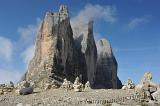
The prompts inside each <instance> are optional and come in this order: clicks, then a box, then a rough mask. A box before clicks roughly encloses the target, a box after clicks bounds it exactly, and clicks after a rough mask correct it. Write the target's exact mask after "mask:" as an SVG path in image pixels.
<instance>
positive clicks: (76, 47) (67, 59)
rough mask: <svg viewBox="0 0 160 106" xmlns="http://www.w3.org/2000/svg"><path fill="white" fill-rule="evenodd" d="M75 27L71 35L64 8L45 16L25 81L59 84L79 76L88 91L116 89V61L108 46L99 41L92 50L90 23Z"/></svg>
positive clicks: (91, 23) (91, 27) (40, 83)
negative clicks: (88, 85) (87, 83)
mask: <svg viewBox="0 0 160 106" xmlns="http://www.w3.org/2000/svg"><path fill="white" fill-rule="evenodd" d="M77 25H78V24H77ZM76 27H77V28H78V31H76V30H73V33H72V28H71V25H70V18H69V14H68V10H67V7H66V6H64V5H61V6H60V9H59V12H58V13H52V12H47V13H46V15H45V17H44V20H43V21H42V24H41V26H40V28H39V31H38V34H37V39H36V49H35V54H34V57H33V59H32V60H31V61H30V64H29V66H28V71H27V73H26V75H25V78H24V79H25V80H27V81H33V82H35V84H36V85H37V86H43V84H45V83H46V82H47V83H48V82H51V81H53V80H54V81H56V82H57V83H58V84H59V85H60V84H61V83H62V82H63V79H64V78H67V80H69V81H71V82H74V80H75V78H76V77H77V76H79V77H80V81H81V82H82V83H83V84H85V83H86V82H87V81H89V82H90V84H91V87H92V88H94V87H95V88H96V87H99V86H100V87H106V88H117V83H118V85H120V84H119V83H120V81H119V80H118V79H117V62H116V60H115V58H114V56H113V53H112V50H111V47H110V45H109V43H108V42H107V41H106V40H100V41H99V42H98V43H97V47H98V48H97V47H96V43H95V40H94V35H93V21H89V22H88V24H86V25H85V27H84V26H76ZM81 27H83V28H81ZM73 29H74V28H73ZM80 29H83V30H80ZM74 32H76V33H74ZM97 52H98V60H97Z"/></svg>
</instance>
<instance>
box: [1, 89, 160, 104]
mask: <svg viewBox="0 0 160 106" xmlns="http://www.w3.org/2000/svg"><path fill="white" fill-rule="evenodd" d="M134 94H135V92H134V90H111V89H109V90H104V89H99V90H88V91H83V92H74V91H73V90H69V91H67V90H64V89H51V90H47V91H44V92H39V91H38V90H35V92H34V93H33V94H29V95H17V94H16V93H14V92H10V93H8V94H4V95H0V106H110V105H109V104H107V103H104V101H105V100H108V101H109V100H110V102H118V103H121V104H123V105H127V106H130V105H131V106H136V105H138V104H142V103H139V102H138V101H137V100H138V99H137V100H131V99H130V98H129V96H131V95H134ZM127 96H128V97H127ZM118 98H119V99H118ZM122 98H125V100H124V102H123V99H122ZM116 106H117V105H116ZM140 106H141V105H140ZM143 106H144V105H143ZM149 106H150V105H149ZM154 106H156V104H155V105H154ZM157 106H158V105H157Z"/></svg>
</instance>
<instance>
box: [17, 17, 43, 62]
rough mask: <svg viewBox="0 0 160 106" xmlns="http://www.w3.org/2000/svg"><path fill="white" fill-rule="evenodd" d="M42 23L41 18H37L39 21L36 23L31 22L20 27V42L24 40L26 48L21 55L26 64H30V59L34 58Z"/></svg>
mask: <svg viewBox="0 0 160 106" xmlns="http://www.w3.org/2000/svg"><path fill="white" fill-rule="evenodd" d="M40 24H41V19H40V18H37V22H36V23H35V24H30V25H28V26H26V27H19V28H18V32H19V33H20V35H21V38H20V42H23V44H24V48H25V49H24V51H23V52H22V54H21V56H22V58H23V61H24V63H26V65H28V63H29V61H30V60H31V59H32V57H33V55H34V49H35V48H34V45H35V39H36V35H37V32H38V29H39V26H40Z"/></svg>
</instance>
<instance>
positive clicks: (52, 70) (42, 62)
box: [26, 5, 74, 82]
mask: <svg viewBox="0 0 160 106" xmlns="http://www.w3.org/2000/svg"><path fill="white" fill-rule="evenodd" d="M72 63H73V34H72V28H71V25H70V20H69V15H68V10H67V7H66V6H64V5H62V6H61V7H60V10H59V12H58V13H52V12H47V13H46V16H45V18H44V20H43V22H42V24H41V26H40V29H39V31H38V35H37V40H36V50H35V55H34V57H33V59H32V60H31V62H30V64H29V67H28V72H27V75H26V79H27V80H29V81H30V80H31V81H36V82H39V81H42V80H47V81H48V80H49V79H51V80H52V79H55V80H57V81H58V82H61V81H63V78H64V77H67V76H69V78H72V77H73V76H74V74H73V75H72V72H73V71H74V70H73V67H72V66H73V65H72Z"/></svg>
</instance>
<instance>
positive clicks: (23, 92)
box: [19, 87, 33, 95]
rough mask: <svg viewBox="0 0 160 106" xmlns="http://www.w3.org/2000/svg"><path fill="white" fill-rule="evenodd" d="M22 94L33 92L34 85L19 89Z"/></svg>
mask: <svg viewBox="0 0 160 106" xmlns="http://www.w3.org/2000/svg"><path fill="white" fill-rule="evenodd" d="M19 93H20V95H27V94H32V93H33V87H27V88H22V89H20V91H19Z"/></svg>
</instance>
